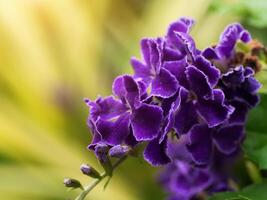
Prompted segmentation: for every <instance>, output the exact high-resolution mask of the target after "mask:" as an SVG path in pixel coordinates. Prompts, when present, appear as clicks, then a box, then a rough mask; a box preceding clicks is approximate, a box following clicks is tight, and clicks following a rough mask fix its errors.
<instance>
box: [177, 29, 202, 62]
mask: <svg viewBox="0 0 267 200" xmlns="http://www.w3.org/2000/svg"><path fill="white" fill-rule="evenodd" d="M175 35H176V37H177V40H179V41H180V42H181V43H182V44H183V47H184V50H185V53H186V54H187V57H188V59H189V61H190V62H193V61H194V58H195V56H196V55H197V50H196V45H195V42H194V40H193V38H192V37H191V36H190V35H188V34H186V33H180V32H175Z"/></svg>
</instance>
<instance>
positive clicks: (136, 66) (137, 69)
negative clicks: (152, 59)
mask: <svg viewBox="0 0 267 200" xmlns="http://www.w3.org/2000/svg"><path fill="white" fill-rule="evenodd" d="M131 65H132V67H133V70H134V77H135V78H141V79H142V80H143V81H144V82H145V83H149V82H150V80H151V77H150V69H149V67H147V66H146V64H144V63H142V62H141V61H139V60H137V59H136V58H131Z"/></svg>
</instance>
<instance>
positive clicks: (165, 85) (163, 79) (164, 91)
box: [151, 68, 178, 98]
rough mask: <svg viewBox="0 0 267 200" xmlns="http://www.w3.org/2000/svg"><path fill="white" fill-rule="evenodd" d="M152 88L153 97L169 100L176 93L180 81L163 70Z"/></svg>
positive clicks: (153, 82)
mask: <svg viewBox="0 0 267 200" xmlns="http://www.w3.org/2000/svg"><path fill="white" fill-rule="evenodd" d="M151 87H152V88H151V95H153V96H159V97H163V98H168V97H170V96H172V95H174V94H175V93H176V91H177V89H178V81H177V80H176V78H175V76H173V75H172V74H171V73H170V72H169V71H168V70H166V69H164V68H161V70H160V73H159V74H158V75H157V76H156V78H155V79H154V80H153V81H152V86H151Z"/></svg>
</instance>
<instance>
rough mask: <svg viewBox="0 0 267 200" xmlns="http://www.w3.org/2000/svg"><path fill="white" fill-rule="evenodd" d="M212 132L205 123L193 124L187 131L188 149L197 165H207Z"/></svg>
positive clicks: (210, 150)
mask: <svg viewBox="0 0 267 200" xmlns="http://www.w3.org/2000/svg"><path fill="white" fill-rule="evenodd" d="M212 132H213V130H212V129H210V128H209V127H208V126H207V125H205V124H198V125H195V126H194V127H193V128H192V129H191V130H190V132H189V144H188V145H187V148H188V151H189V152H190V153H191V156H192V159H193V161H194V162H195V163H196V164H198V165H207V164H208V163H209V161H210V159H211V155H212Z"/></svg>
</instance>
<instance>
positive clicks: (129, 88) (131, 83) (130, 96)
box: [113, 75, 144, 109]
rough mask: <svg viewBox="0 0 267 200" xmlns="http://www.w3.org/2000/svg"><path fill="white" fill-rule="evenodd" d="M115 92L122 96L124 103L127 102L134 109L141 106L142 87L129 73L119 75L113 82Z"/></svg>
mask: <svg viewBox="0 0 267 200" xmlns="http://www.w3.org/2000/svg"><path fill="white" fill-rule="evenodd" d="M140 86H141V85H140ZM142 89H143V88H142ZM143 92H144V91H143ZM113 93H114V94H115V95H117V96H118V97H120V98H121V99H122V100H123V101H124V103H126V102H127V103H128V105H129V106H130V107H131V108H132V109H134V108H135V107H138V106H139V103H140V89H139V85H138V84H137V82H136V81H135V80H134V79H133V77H131V76H129V75H123V76H119V77H117V78H116V79H115V80H114V83H113Z"/></svg>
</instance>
